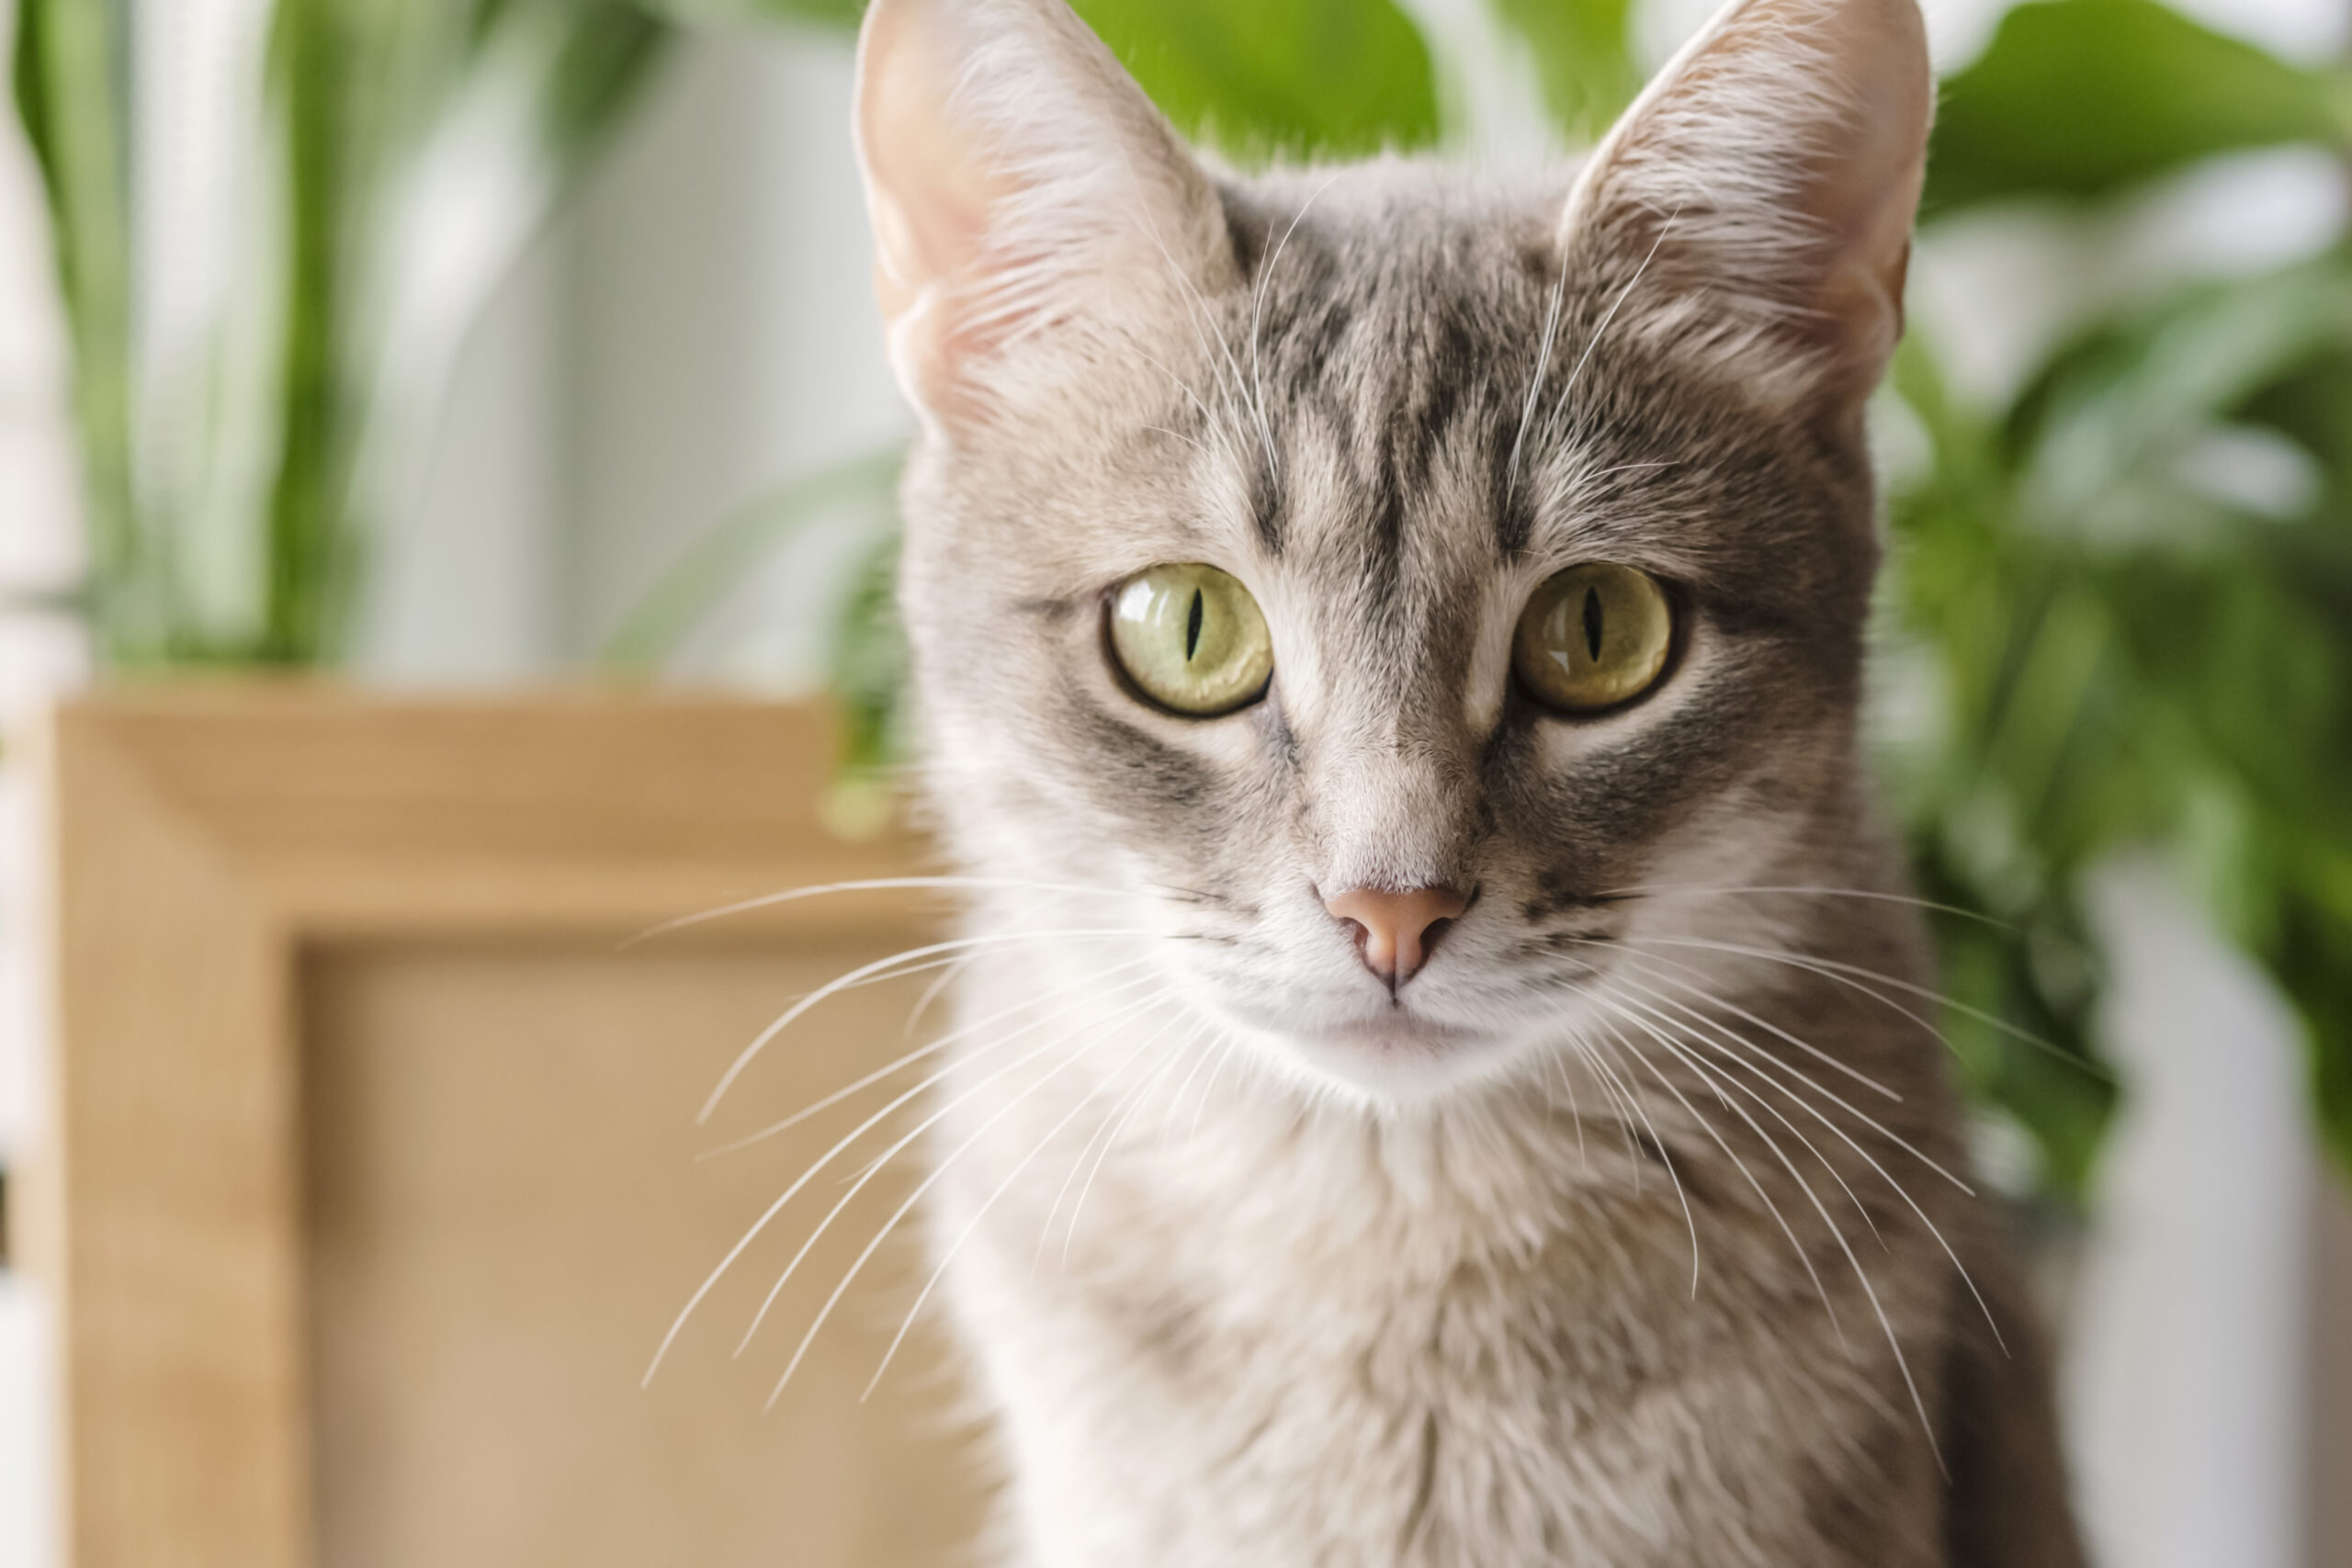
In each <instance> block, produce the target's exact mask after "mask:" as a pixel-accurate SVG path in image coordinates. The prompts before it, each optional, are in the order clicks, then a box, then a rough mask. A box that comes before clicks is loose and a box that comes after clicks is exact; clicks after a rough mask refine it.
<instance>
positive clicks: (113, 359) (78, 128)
mask: <svg viewBox="0 0 2352 1568" xmlns="http://www.w3.org/2000/svg"><path fill="white" fill-rule="evenodd" d="M129 28H130V6H129V5H128V4H127V3H126V0H17V34H16V39H15V45H14V57H13V60H12V62H11V72H10V74H11V77H12V81H13V85H14V89H15V97H16V107H17V116H18V118H20V119H21V121H22V122H23V124H24V128H25V134H26V139H27V140H28V141H29V142H30V144H31V146H32V150H33V155H34V158H35V160H36V161H37V162H38V164H39V165H40V174H41V180H42V184H43V186H44V187H45V189H46V192H47V195H48V197H49V208H50V220H51V243H52V245H53V247H54V254H55V256H56V260H57V279H58V286H59V291H60V293H61V295H62V298H63V300H64V305H65V318H66V326H67V331H68V333H70V335H71V337H72V340H73V344H74V386H73V399H74V422H75V424H76V426H77V427H78V434H79V435H80V437H81V454H82V466H83V474H84V478H85V484H86V490H85V502H86V505H87V507H88V516H89V534H90V545H91V553H92V556H93V558H94V559H93V561H92V588H91V609H92V619H93V629H94V631H95V632H96V641H97V645H98V647H99V649H100V650H101V653H102V654H103V656H105V657H107V658H109V659H115V660H143V659H153V658H154V657H155V656H156V655H157V654H158V653H160V652H161V650H162V647H163V644H164V639H165V636H166V632H165V624H166V621H167V611H166V609H165V606H164V604H163V602H162V600H161V598H160V596H159V594H158V593H157V592H155V590H156V588H157V586H158V585H159V583H160V581H161V573H160V572H159V570H157V563H156V562H155V560H154V558H153V556H154V549H153V541H151V540H149V539H147V538H146V537H144V536H142V535H141V531H140V525H139V515H138V510H137V508H136V506H135V505H134V504H133V502H132V488H131V451H132V446H133V436H132V428H131V405H132V388H131V347H130V333H131V329H130V321H131V306H130V275H131V261H130V145H129V143H130V82H129V79H128V78H129V70H130V51H129V49H128V47H127V44H126V41H125V40H126V38H127V36H128V29H129Z"/></svg>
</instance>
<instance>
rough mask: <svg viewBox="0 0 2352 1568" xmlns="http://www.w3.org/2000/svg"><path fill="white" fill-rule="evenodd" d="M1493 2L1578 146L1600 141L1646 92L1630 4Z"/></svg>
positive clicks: (1611, 0)
mask: <svg viewBox="0 0 2352 1568" xmlns="http://www.w3.org/2000/svg"><path fill="white" fill-rule="evenodd" d="M1493 4H1494V6H1495V10H1496V12H1497V13H1498V15H1499V16H1500V17H1502V18H1503V20H1504V21H1505V22H1506V23H1508V24H1509V25H1510V27H1511V28H1512V29H1513V30H1514V31H1516V32H1517V33H1518V34H1519V36H1520V37H1521V39H1524V40H1525V41H1526V44H1527V47H1528V50H1529V51H1530V52H1531V53H1532V54H1533V55H1534V57H1535V67H1536V70H1537V72H1538V73H1540V74H1541V76H1542V78H1543V82H1544V105H1545V107H1548V108H1549V109H1550V110H1551V111H1552V118H1553V119H1555V121H1557V122H1558V124H1559V126H1560V129H1561V130H1563V131H1565V132H1566V135H1567V137H1568V139H1569V140H1570V141H1572V142H1574V143H1576V144H1578V145H1589V144H1591V143H1592V142H1595V141H1600V138H1601V136H1602V135H1603V134H1605V133H1606V132H1607V131H1608V130H1609V127H1610V126H1611V123H1613V122H1614V121H1615V120H1616V118H1617V116H1618V115H1619V114H1620V113H1622V112H1623V109H1624V107H1625V106H1626V105H1627V104H1630V103H1632V102H1633V101H1634V94H1636V93H1638V92H1640V91H1641V89H1642V69H1641V66H1640V65H1639V64H1638V63H1636V62H1635V61H1634V52H1633V39H1632V26H1631V24H1632V19H1633V9H1634V8H1633V5H1632V0H1493Z"/></svg>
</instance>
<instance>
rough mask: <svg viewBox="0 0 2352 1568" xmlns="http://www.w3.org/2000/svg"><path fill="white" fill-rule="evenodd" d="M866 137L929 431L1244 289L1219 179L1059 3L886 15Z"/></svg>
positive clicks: (862, 105) (886, 279) (872, 197)
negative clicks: (1193, 306)
mask: <svg viewBox="0 0 2352 1568" xmlns="http://www.w3.org/2000/svg"><path fill="white" fill-rule="evenodd" d="M856 129H857V150H858V162H859V164H860V167H861V169H862V170H863V172H864V174H865V192H866V202H867V207H868V209H869V211H870V212H871V214H872V218H873V223H874V246H875V288H876V293H877V295H878V296H879V298H880V300H881V304H882V315H883V319H884V321H885V323H886V325H887V327H888V333H889V348H890V359H891V363H892V365H893V367H895V368H896V369H897V371H898V375H899V385H900V386H901V387H902V388H903V389H905V391H906V393H907V396H908V397H909V398H910V400H913V402H914V403H915V405H916V407H917V408H918V410H920V411H921V412H922V415H923V417H924V419H925V420H926V421H927V422H928V423H930V424H931V425H932V427H933V429H934V430H941V431H945V432H949V433H954V432H956V431H959V430H962V429H966V428H969V427H971V426H972V425H975V424H984V423H987V422H988V421H989V419H990V417H991V416H992V415H994V414H995V413H997V412H1000V411H1001V408H1002V407H1003V406H1004V404H1005V403H1006V402H1007V401H1009V400H1018V399H1019V398H1021V397H1022V396H1023V392H1024V390H1025V389H1029V388H1032V387H1034V386H1035V384H1036V383H1037V381H1038V380H1039V379H1040V378H1045V379H1048V380H1049V379H1051V378H1052V368H1051V367H1052V365H1053V364H1054V363H1055V358H1054V356H1055V355H1057V352H1065V353H1066V352H1068V351H1069V350H1071V349H1078V350H1079V351H1080V352H1081V353H1082V352H1083V345H1084V344H1085V342H1086V341H1088V340H1095V341H1099V340H1100V339H1102V338H1103V337H1105V336H1112V337H1115V336H1118V335H1121V334H1125V333H1144V332H1148V331H1149V330H1150V328H1151V327H1152V325H1153V324H1154V323H1155V322H1159V321H1166V320H1168V319H1170V311H1171V310H1173V311H1175V312H1177V313H1178V314H1180V315H1181V312H1182V310H1184V309H1187V308H1189V306H1188V305H1187V304H1186V303H1185V302H1184V301H1182V299H1180V298H1179V296H1180V295H1181V293H1182V291H1183V290H1192V291H1194V292H1195V293H1197V294H1201V295H1209V294H1215V293H1216V292H1219V291H1221V290H1223V289H1224V288H1228V287H1231V286H1233V285H1234V283H1235V282H1236V265H1235V262H1234V259H1233V250H1232V243H1231V240H1230V236H1229V234H1228V232H1227V228H1226V224H1225V218H1224V213H1223V209H1222V206H1221V204H1220V203H1219V202H1218V200H1217V197H1216V190H1215V189H1214V187H1213V186H1211V185H1210V183H1209V180H1208V177H1207V175H1205V174H1204V172H1203V171H1202V169H1201V167H1200V165H1199V164H1198V163H1196V162H1195V161H1194V159H1193V156H1192V154H1191V152H1189V150H1187V149H1186V147H1185V145H1184V143H1183V141H1182V138H1180V137H1179V136H1178V135H1177V134H1176V132H1175V130H1173V128H1171V127H1170V125H1169V123H1168V122H1167V120H1166V119H1165V118H1162V117H1161V115H1160V113H1159V110H1158V109H1157V108H1156V107H1153V105H1152V103H1151V100H1150V99H1149V98H1148V97H1146V96H1144V93H1143V90H1142V89H1141V88H1140V87H1138V86H1137V85H1136V83H1135V81H1134V79H1133V78H1131V77H1130V76H1129V75H1128V74H1127V73H1126V72H1125V70H1124V69H1122V68H1121V66H1120V65H1119V62H1117V61H1116V60H1115V59H1114V58H1113V57H1112V55H1111V51H1109V50H1107V49H1105V48H1104V47H1103V44H1102V42H1101V41H1100V40H1099V39H1096V38H1095V36H1094V35H1093V34H1092V33H1091V31H1089V30H1088V29H1087V27H1086V25H1085V24H1084V23H1083V22H1081V21H1080V20H1079V19H1078V17H1076V15H1074V14H1073V13H1072V12H1071V11H1070V9H1069V6H1067V5H1065V4H1064V3H1063V0H874V4H873V6H871V7H870V8H869V9H868V10H867V12H866V17H865V30H864V31H863V33H862V34H861V35H860V39H859V43H858V72H857V110H856Z"/></svg>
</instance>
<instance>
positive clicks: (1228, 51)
mask: <svg viewBox="0 0 2352 1568" xmlns="http://www.w3.org/2000/svg"><path fill="white" fill-rule="evenodd" d="M1077 10H1078V14H1079V15H1080V16H1081V17H1084V18H1086V21H1087V24H1088V25H1089V26H1090V27H1091V28H1093V29H1094V30H1095V32H1097V33H1098V34H1100V35H1101V36H1102V38H1103V41H1104V42H1105V43H1107V44H1109V45H1110V46H1111V49H1112V51H1113V52H1114V53H1115V54H1117V55H1118V57H1119V58H1120V59H1121V60H1122V61H1124V62H1125V63H1126V66H1127V69H1128V70H1130V71H1132V72H1133V73H1135V76H1136V80H1137V81H1138V82H1140V83H1142V84H1143V86H1144V90H1145V91H1147V92H1148V93H1149V94H1150V95H1151V96H1152V97H1153V99H1154V100H1156V101H1157V102H1158V103H1159V107H1161V108H1162V109H1163V110H1165V111H1166V112H1167V115H1168V117H1169V118H1170V119H1172V120H1174V121H1175V122H1176V124H1177V125H1178V127H1179V128H1181V129H1182V130H1184V131H1186V132H1187V133H1190V134H1194V135H1199V136H1203V137H1204V138H1205V139H1206V140H1208V141H1213V142H1215V143H1216V144H1217V145H1218V146H1220V147H1223V148H1224V149H1226V150H1227V152H1231V153H1234V154H1236V155H1238V156H1250V157H1266V156H1278V155H1285V154H1287V155H1319V156H1329V157H1335V158H1337V157H1355V156H1361V155H1363V154H1367V153H1372V152H1379V151H1381V150H1382V149H1383V148H1390V147H1394V148H1415V147H1426V146H1429V145H1430V144H1432V143H1433V142H1435V141H1437V136H1438V107H1437V80H1436V76H1435V73H1434V71H1433V69H1432V67H1431V65H1430V51H1429V46H1428V44H1427V43H1426V42H1424V41H1423V39H1422V38H1421V35H1420V31H1419V29H1418V28H1415V27H1414V25H1413V23H1412V21H1411V20H1410V19H1409V18H1408V17H1407V16H1406V15H1405V13H1404V12H1403V11H1401V10H1399V9H1398V8H1397V6H1396V5H1395V4H1393V3H1392V0H1077Z"/></svg>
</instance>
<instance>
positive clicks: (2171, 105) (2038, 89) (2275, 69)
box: [1926, 0, 2346, 213]
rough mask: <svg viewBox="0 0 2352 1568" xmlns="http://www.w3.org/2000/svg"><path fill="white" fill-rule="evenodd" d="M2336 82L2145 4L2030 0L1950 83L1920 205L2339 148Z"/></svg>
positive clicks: (2094, 185)
mask: <svg viewBox="0 0 2352 1568" xmlns="http://www.w3.org/2000/svg"><path fill="white" fill-rule="evenodd" d="M2344 95H2345V87H2344V85H2343V83H2342V82H2341V81H2340V80H2339V79H2338V78H2337V77H2335V75H2333V74H2330V73H2324V72H2320V71H2313V70H2306V69H2304V68H2302V67H2301V66H2298V65H2293V64H2290V63H2289V62H2286V61H2283V60H2280V59H2278V57H2277V56H2275V55H2272V54H2270V53H2268V52H2267V51H2263V50H2261V49H2258V48H2256V46H2255V45H2253V44H2250V43H2246V42H2245V41H2243V40H2241V39H2233V38H2229V37H2226V36H2225V35H2223V34H2221V33H2217V32H2215V31H2213V30H2212V29H2211V28H2207V27H2204V26H2203V25H2201V24H2199V23H2198V22H2194V21H2191V20H2189V19H2188V17H2184V16H2182V15H2180V14H2179V13H2178V12H2177V11H2173V10H2170V9H2168V8H2166V7H2165V6H2161V5H2158V4H2156V3H2155V0H2029V3H2028V4H2025V5H2022V6H2018V7H2017V8H2016V9H2015V10H2013V11H2011V12H2009V14H2008V15H2007V17H2003V18H2002V21H2001V25H2000V28H1998V30H1996V32H1995V34H1994V35H1993V41H1992V43H1991V45H1990V46H1989V47H1988V48H1987V49H1986V50H1985V53H1984V54H1983V55H1982V56H1981V57H1979V58H1978V59H1977V60H1976V62H1974V63H1973V64H1971V65H1969V66H1967V67H1966V68H1965V69H1963V70H1962V71H1961V72H1960V73H1957V74H1956V75H1954V76H1952V77H1951V78H1949V79H1948V80H1947V81H1946V82H1945V83H1944V86H1943V94H1942V102H1941V105H1940V107H1939V110H1938V113H1937V119H1936V131H1935V142H1934V146H1933V149H1932V152H1931V153H1930V155H1929V157H1928V191H1927V201H1926V206H1927V209H1928V211H1929V212H1930V213H1939V212H1944V211H1949V210H1951V209H1955V208H1960V207H1963V206H1967V205H1969V204H1971V203H1974V202H1982V201H1989V200H1995V199H1998V198H2001V197H2017V196H2030V195H2046V196H2070V197H2088V196H2099V195H2104V194H2107V193H2109V192H2110V191H2115V190H2120V189H2122V188H2124V187H2125V186H2131V185H2135V184H2138V183H2139V182H2141V181H2143V180H2147V179H2150V178H2153V177H2154V176H2156V175H2163V174H2166V173H2169V172H2171V171H2173V170H2175V169H2178V168H2182V167H2184V166H2186V165H2188V164H2192V163H2196V162H2198V161H2199V160H2201V159H2204V158H2209V157H2211V156H2213V155H2215V154H2217V153H2222V152H2242V151H2245V150H2248V149H2252V148H2259V147H2276V146H2281V145H2285V144H2289V143H2294V142H2316V143H2320V144H2323V145H2327V146H2331V147H2341V146H2343V145H2344V144H2345V141H2346V122H2345V118H2344V113H2343V106H2344V102H2345V96H2344Z"/></svg>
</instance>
